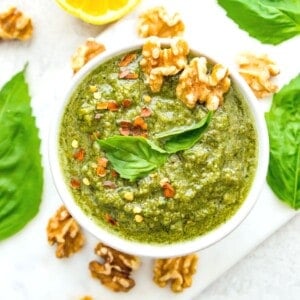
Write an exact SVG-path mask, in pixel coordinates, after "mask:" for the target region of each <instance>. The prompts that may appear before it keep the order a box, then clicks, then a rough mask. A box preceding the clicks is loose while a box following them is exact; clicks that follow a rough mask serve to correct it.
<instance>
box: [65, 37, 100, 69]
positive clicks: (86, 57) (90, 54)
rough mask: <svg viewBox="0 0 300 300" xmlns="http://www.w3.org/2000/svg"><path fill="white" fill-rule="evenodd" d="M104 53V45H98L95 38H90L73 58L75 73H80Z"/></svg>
mask: <svg viewBox="0 0 300 300" xmlns="http://www.w3.org/2000/svg"><path fill="white" fill-rule="evenodd" d="M103 51H105V46H104V45H103V44H101V43H98V42H97V41H96V40H95V39H94V38H88V39H87V40H86V41H85V43H84V44H83V45H81V46H80V47H78V48H77V49H76V51H75V53H74V54H73V55H72V57H71V65H72V69H73V72H74V73H76V72H78V71H79V70H80V69H81V68H82V67H83V66H84V65H85V64H86V63H87V62H88V61H90V60H91V59H92V58H94V57H95V56H97V55H98V54H100V53H102V52H103Z"/></svg>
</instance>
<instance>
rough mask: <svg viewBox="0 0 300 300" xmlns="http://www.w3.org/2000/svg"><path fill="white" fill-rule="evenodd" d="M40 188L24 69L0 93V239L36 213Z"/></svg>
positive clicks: (36, 141)
mask: <svg viewBox="0 0 300 300" xmlns="http://www.w3.org/2000/svg"><path fill="white" fill-rule="evenodd" d="M42 188H43V170H42V165H41V154H40V139H39V137H38V129H37V128H36V126H35V118H34V117H33V116H32V110H31V106H30V96H29V92H28V85H27V83H26V81H25V69H24V70H23V71H22V72H19V73H17V74H16V75H15V76H13V77H12V78H11V80H10V81H8V82H7V83H6V84H5V85H4V86H3V88H2V89H1V91H0V240H3V239H5V238H8V237H9V236H11V235H13V234H15V233H16V232H18V231H19V230H21V229H22V228H23V227H24V226H25V225H26V224H27V223H28V222H29V221H30V220H31V219H32V218H33V217H34V216H35V215H36V214H37V213H38V210H39V205H40V202H41V195H42Z"/></svg>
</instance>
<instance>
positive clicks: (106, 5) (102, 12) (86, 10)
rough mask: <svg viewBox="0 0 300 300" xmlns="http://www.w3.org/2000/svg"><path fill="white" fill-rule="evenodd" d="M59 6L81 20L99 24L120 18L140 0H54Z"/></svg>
mask: <svg viewBox="0 0 300 300" xmlns="http://www.w3.org/2000/svg"><path fill="white" fill-rule="evenodd" d="M55 1H56V2H57V3H58V4H59V6H60V7H61V8H63V9H64V10H65V11H67V12H68V13H70V14H72V15H73V16H75V17H77V18H80V19H81V20H83V21H85V22H87V23H90V24H95V25H101V24H106V23H110V22H113V21H115V20H118V19H120V18H121V17H123V16H124V15H125V14H127V13H129V12H130V11H131V10H133V9H134V8H135V7H136V6H137V4H138V3H139V2H140V1H141V0H98V1H97V0H55Z"/></svg>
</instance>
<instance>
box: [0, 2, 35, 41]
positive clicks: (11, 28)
mask: <svg viewBox="0 0 300 300" xmlns="http://www.w3.org/2000/svg"><path fill="white" fill-rule="evenodd" d="M32 31H33V26H32V22H31V19H30V18H28V17H26V16H25V15H24V14H23V13H22V12H21V11H19V10H18V9H17V8H16V7H11V8H10V9H9V10H8V11H6V12H3V13H0V40H1V39H3V40H14V39H17V40H21V41H25V40H28V39H29V38H31V36H32Z"/></svg>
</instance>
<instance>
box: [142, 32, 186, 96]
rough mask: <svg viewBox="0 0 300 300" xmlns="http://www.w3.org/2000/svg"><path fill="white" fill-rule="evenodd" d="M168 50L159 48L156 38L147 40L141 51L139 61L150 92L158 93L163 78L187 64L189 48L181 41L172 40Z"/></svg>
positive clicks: (175, 72)
mask: <svg viewBox="0 0 300 300" xmlns="http://www.w3.org/2000/svg"><path fill="white" fill-rule="evenodd" d="M170 46H171V47H170V48H161V44H160V41H159V40H158V39H157V38H154V37H152V38H149V39H148V40H147V41H146V42H145V44H144V46H143V50H142V55H143V58H142V59H141V61H140V65H141V67H142V70H143V72H144V73H145V74H146V81H147V83H148V84H149V86H150V88H151V90H152V92H159V91H160V89H161V86H162V84H163V78H164V76H170V75H175V74H177V73H178V72H179V71H181V70H182V69H183V68H184V67H185V66H186V64H187V55H188V53H189V46H188V44H187V42H186V41H184V40H183V39H174V40H173V41H172V43H171V45H170Z"/></svg>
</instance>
